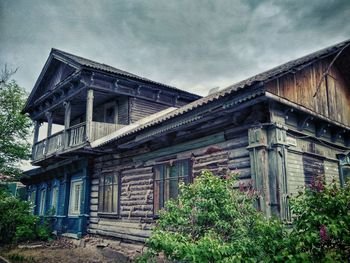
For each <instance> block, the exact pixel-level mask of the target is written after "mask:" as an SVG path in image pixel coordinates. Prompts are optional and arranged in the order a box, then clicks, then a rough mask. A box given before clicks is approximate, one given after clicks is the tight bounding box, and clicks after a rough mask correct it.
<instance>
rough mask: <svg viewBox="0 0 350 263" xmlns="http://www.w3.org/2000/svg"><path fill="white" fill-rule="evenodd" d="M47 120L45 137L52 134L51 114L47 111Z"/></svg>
mask: <svg viewBox="0 0 350 263" xmlns="http://www.w3.org/2000/svg"><path fill="white" fill-rule="evenodd" d="M45 115H46V118H47V137H49V136H51V134H52V112H50V111H48V112H46V113H45Z"/></svg>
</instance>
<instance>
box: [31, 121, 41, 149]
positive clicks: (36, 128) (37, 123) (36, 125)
mask: <svg viewBox="0 0 350 263" xmlns="http://www.w3.org/2000/svg"><path fill="white" fill-rule="evenodd" d="M40 126H41V122H40V121H34V140H33V145H35V144H36V143H37V142H38V139H39V129H40Z"/></svg>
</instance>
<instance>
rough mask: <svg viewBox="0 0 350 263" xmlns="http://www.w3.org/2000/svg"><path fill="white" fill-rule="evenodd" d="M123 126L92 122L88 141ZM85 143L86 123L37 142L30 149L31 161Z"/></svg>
mask: <svg viewBox="0 0 350 263" xmlns="http://www.w3.org/2000/svg"><path fill="white" fill-rule="evenodd" d="M124 126H125V125H120V124H113V123H104V122H95V121H94V122H92V125H91V127H92V134H91V138H90V141H94V140H97V139H99V138H101V137H103V136H106V135H108V134H110V133H112V132H114V131H116V130H118V129H120V128H122V127H124ZM85 143H86V122H82V123H79V124H77V125H74V126H72V127H69V128H68V129H67V130H63V131H60V132H58V133H55V134H52V135H51V136H49V137H47V138H46V139H44V140H41V141H39V142H37V143H36V144H35V145H34V146H33V149H32V159H33V161H38V160H42V159H45V158H47V157H48V156H51V155H53V154H57V153H62V152H64V151H65V150H67V149H70V148H73V147H78V146H80V145H83V144H85Z"/></svg>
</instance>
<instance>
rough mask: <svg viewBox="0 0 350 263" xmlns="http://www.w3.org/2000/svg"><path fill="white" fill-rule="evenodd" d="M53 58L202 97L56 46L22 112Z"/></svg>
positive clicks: (26, 107)
mask: <svg viewBox="0 0 350 263" xmlns="http://www.w3.org/2000/svg"><path fill="white" fill-rule="evenodd" d="M53 59H58V60H60V61H62V62H64V63H67V64H69V65H70V66H72V67H74V68H76V70H77V71H78V70H81V69H91V70H98V71H102V72H105V73H109V74H114V75H117V76H121V77H127V78H131V79H133V80H137V81H141V82H144V83H148V84H153V85H156V86H159V87H161V88H165V89H166V90H169V91H171V92H177V93H182V94H185V95H188V96H190V97H192V98H193V99H198V98H201V96H199V95H197V94H194V93H191V92H188V91H185V90H182V89H179V88H176V87H173V86H169V85H166V84H163V83H160V82H156V81H153V80H150V79H147V78H144V77H141V76H138V75H135V74H132V73H129V72H127V71H124V70H120V69H117V68H114V67H112V66H109V65H106V64H103V63H99V62H96V61H93V60H90V59H87V58H83V57H80V56H77V55H73V54H71V53H68V52H65V51H62V50H59V49H56V48H52V49H51V52H50V55H49V58H48V59H47V61H46V63H45V65H44V67H43V69H42V71H41V73H40V75H39V78H38V80H37V81H36V83H35V85H34V88H33V90H32V92H31V93H30V95H29V97H28V100H27V102H26V105H25V107H24V109H23V111H22V112H26V110H27V109H28V107H29V105H30V104H31V102H32V100H33V98H34V94H35V93H36V90H37V88H38V86H39V84H40V82H41V80H42V79H43V77H44V75H45V73H46V71H47V69H48V67H49V65H50V64H51V62H52V60H53Z"/></svg>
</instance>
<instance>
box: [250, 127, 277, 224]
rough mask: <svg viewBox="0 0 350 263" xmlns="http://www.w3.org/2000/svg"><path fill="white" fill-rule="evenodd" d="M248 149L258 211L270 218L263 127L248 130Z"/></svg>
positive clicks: (264, 130)
mask: <svg viewBox="0 0 350 263" xmlns="http://www.w3.org/2000/svg"><path fill="white" fill-rule="evenodd" d="M248 142H249V145H248V147H247V149H248V150H249V155H250V166H251V173H252V180H253V186H254V187H255V188H256V190H257V191H258V192H259V199H258V203H257V206H258V209H260V210H261V211H263V212H264V213H265V215H266V216H267V217H270V215H271V210H270V206H269V203H270V192H269V166H268V151H267V146H268V145H267V131H266V129H265V128H263V127H262V126H260V127H256V128H250V129H249V130H248Z"/></svg>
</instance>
